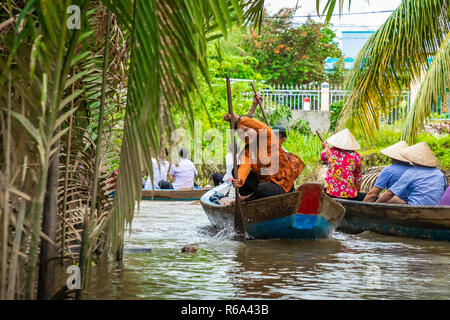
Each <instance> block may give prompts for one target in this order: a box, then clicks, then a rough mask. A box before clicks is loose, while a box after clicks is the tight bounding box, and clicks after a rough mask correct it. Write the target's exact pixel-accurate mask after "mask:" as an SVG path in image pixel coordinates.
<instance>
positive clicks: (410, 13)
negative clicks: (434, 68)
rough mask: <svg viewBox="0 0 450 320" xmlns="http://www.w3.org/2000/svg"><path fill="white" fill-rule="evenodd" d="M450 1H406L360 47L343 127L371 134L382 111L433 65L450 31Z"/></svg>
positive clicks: (386, 109) (349, 78) (345, 106)
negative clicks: (430, 58) (431, 63)
mask: <svg viewBox="0 0 450 320" xmlns="http://www.w3.org/2000/svg"><path fill="white" fill-rule="evenodd" d="M448 2H449V1H448V0H404V1H402V3H401V4H400V5H399V7H398V8H397V9H396V10H395V11H394V12H393V14H392V15H391V16H390V17H389V18H388V19H387V20H386V22H385V23H384V24H383V25H382V26H381V27H380V28H379V29H378V30H377V31H376V32H375V33H374V34H373V35H372V36H371V37H370V38H369V40H368V41H367V42H366V44H365V45H364V47H363V48H362V49H361V51H360V52H359V54H358V56H357V58H356V60H355V62H354V66H353V69H352V70H351V72H350V74H349V76H348V79H347V81H346V87H347V89H349V90H351V94H350V95H349V96H348V98H347V99H346V101H345V105H344V108H343V110H342V113H341V119H340V122H339V127H340V128H342V127H344V126H348V127H350V128H357V129H360V130H361V131H362V132H364V134H366V136H367V137H369V138H370V137H373V132H374V130H375V129H376V128H378V127H379V114H380V113H382V114H385V113H387V112H388V111H389V110H390V109H391V108H393V107H395V103H396V100H395V97H396V96H398V95H399V94H400V93H401V92H402V90H405V89H408V87H409V85H410V83H411V81H413V80H415V79H417V78H418V77H420V75H421V73H422V71H423V70H425V69H427V68H428V67H429V62H428V58H429V57H430V56H432V55H434V54H436V52H437V51H438V50H439V47H440V45H441V43H442V41H443V40H444V37H445V35H446V34H447V33H448V31H449V26H450V25H449V11H448Z"/></svg>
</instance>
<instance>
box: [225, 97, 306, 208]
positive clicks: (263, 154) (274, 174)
mask: <svg viewBox="0 0 450 320" xmlns="http://www.w3.org/2000/svg"><path fill="white" fill-rule="evenodd" d="M256 99H257V97H256V96H255V98H254V102H253V103H255V101H256V103H257V100H256ZM231 117H234V120H235V123H236V128H237V130H238V135H239V137H240V138H241V139H242V140H243V141H244V142H245V148H244V150H243V151H242V152H241V155H240V166H239V169H238V178H235V179H233V185H235V186H236V185H237V186H239V188H240V189H239V191H240V194H241V196H248V197H247V198H246V200H248V201H251V200H255V199H259V198H265V197H270V196H274V195H278V194H283V193H286V192H290V191H293V190H294V182H295V180H296V179H297V177H298V176H299V175H300V173H301V172H302V170H303V168H304V167H305V164H304V163H303V161H302V160H301V159H300V158H299V157H297V156H296V155H293V154H291V153H289V152H287V151H285V150H284V149H283V148H282V147H281V144H280V142H279V140H278V137H277V135H276V134H274V133H273V132H272V130H271V129H270V127H268V126H267V125H265V124H264V123H262V122H261V121H258V120H255V119H252V118H249V117H247V116H240V117H238V116H237V115H236V114H234V113H233V114H232V115H230V114H229V113H227V114H226V115H225V116H224V119H225V121H228V122H229V121H230V120H231Z"/></svg>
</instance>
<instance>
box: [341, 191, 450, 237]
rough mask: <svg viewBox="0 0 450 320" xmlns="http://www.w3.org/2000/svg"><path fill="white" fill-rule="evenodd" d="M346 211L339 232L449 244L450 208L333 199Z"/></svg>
mask: <svg viewBox="0 0 450 320" xmlns="http://www.w3.org/2000/svg"><path fill="white" fill-rule="evenodd" d="M336 200H337V201H338V202H339V203H340V204H342V205H343V206H344V207H345V209H346V214H345V217H344V219H343V220H342V221H341V223H340V225H339V227H338V228H337V230H338V231H341V232H346V233H352V234H356V233H361V232H363V231H366V230H369V231H373V232H377V233H381V234H388V235H394V236H403V237H412V238H419V239H431V240H440V241H450V206H411V205H404V204H389V203H374V202H361V201H353V200H344V199H336Z"/></svg>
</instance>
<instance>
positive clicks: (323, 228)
mask: <svg viewBox="0 0 450 320" xmlns="http://www.w3.org/2000/svg"><path fill="white" fill-rule="evenodd" d="M219 187H220V186H219ZM219 187H218V188H219ZM219 189H220V188H219ZM219 189H216V188H215V189H212V190H211V191H209V192H207V193H205V194H204V195H203V196H202V198H201V199H200V203H201V205H202V206H203V209H204V210H205V213H206V215H207V217H208V219H209V221H210V222H211V224H212V225H213V226H214V227H215V228H217V229H225V228H232V227H233V226H234V205H225V206H221V205H218V204H215V203H212V202H211V201H210V200H209V199H210V196H211V195H213V194H214V192H215V191H219ZM241 207H242V215H243V218H244V225H245V230H246V232H247V234H248V235H249V236H250V237H252V238H258V239H310V240H313V239H321V238H326V237H327V236H328V235H329V234H330V233H331V232H332V231H333V230H335V228H336V227H337V226H338V225H339V223H340V222H341V220H342V218H343V216H344V214H345V209H344V207H343V206H342V205H340V204H339V203H337V202H336V201H335V200H333V199H332V198H330V197H328V196H327V195H326V194H325V193H324V192H323V187H322V186H321V185H320V184H313V183H309V184H304V185H302V186H300V187H299V188H298V190H297V191H295V192H289V193H285V194H282V195H277V196H273V197H268V198H262V199H258V200H253V201H250V202H247V201H243V202H241Z"/></svg>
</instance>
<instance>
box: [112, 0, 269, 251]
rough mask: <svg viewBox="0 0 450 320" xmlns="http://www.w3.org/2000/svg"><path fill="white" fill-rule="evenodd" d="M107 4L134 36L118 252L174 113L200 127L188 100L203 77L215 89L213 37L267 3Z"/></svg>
mask: <svg viewBox="0 0 450 320" xmlns="http://www.w3.org/2000/svg"><path fill="white" fill-rule="evenodd" d="M104 3H105V5H107V6H108V8H109V9H110V10H112V11H113V12H114V13H115V14H116V16H117V17H118V19H119V21H122V23H123V25H124V26H125V27H127V28H128V30H129V32H130V33H131V34H132V35H133V46H132V54H131V56H132V57H131V62H130V73H129V82H128V93H127V110H126V111H127V115H126V119H125V125H124V135H123V142H122V150H121V159H120V168H119V177H118V181H117V187H116V192H115V199H114V211H113V214H112V217H111V223H110V228H109V232H110V235H111V237H110V239H111V240H112V243H111V247H112V249H113V250H114V249H117V248H118V247H119V246H120V243H118V242H117V241H114V240H115V239H117V235H123V233H124V228H125V226H126V225H129V224H130V223H131V221H132V218H133V215H134V209H135V203H136V202H139V201H140V198H141V188H142V186H141V181H142V176H143V174H144V172H152V171H153V170H152V164H151V158H152V157H158V156H159V150H160V140H161V137H162V136H164V135H166V136H170V130H171V128H173V123H172V122H171V117H170V113H171V112H173V111H175V110H176V111H177V112H180V111H181V112H183V113H184V114H186V115H187V120H188V121H189V122H190V126H191V127H194V124H193V115H192V109H191V106H190V104H189V100H188V97H189V94H190V93H191V92H192V91H195V90H198V89H199V85H198V77H199V76H203V77H204V78H205V79H206V80H207V83H209V79H208V72H207V69H208V66H207V63H206V61H207V59H206V48H207V45H206V43H207V40H208V39H210V35H211V34H213V33H217V32H219V33H220V34H224V35H226V34H227V32H228V30H230V29H231V27H232V26H233V24H234V23H235V21H236V19H237V18H238V17H239V16H244V17H245V15H244V14H243V13H241V12H237V11H236V10H237V9H238V8H243V7H250V8H258V7H259V8H261V4H263V3H264V1H261V0H253V1H239V2H237V1H227V0H219V1H200V2H199V1H185V0H167V1H156V0H150V1H135V2H134V11H133V12H132V11H130V10H129V8H133V6H132V5H131V4H132V3H131V1H130V0H121V1H109V0H104ZM238 4H239V5H238ZM255 12H256V9H255ZM252 17H254V15H251V16H250V17H247V18H248V19H252ZM216 25H217V27H215V26H216ZM161 108H163V110H164V113H162V114H160V110H161ZM163 115H164V117H163ZM161 118H163V119H164V120H163V121H160V120H161ZM112 235H114V237H113V236H112Z"/></svg>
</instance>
